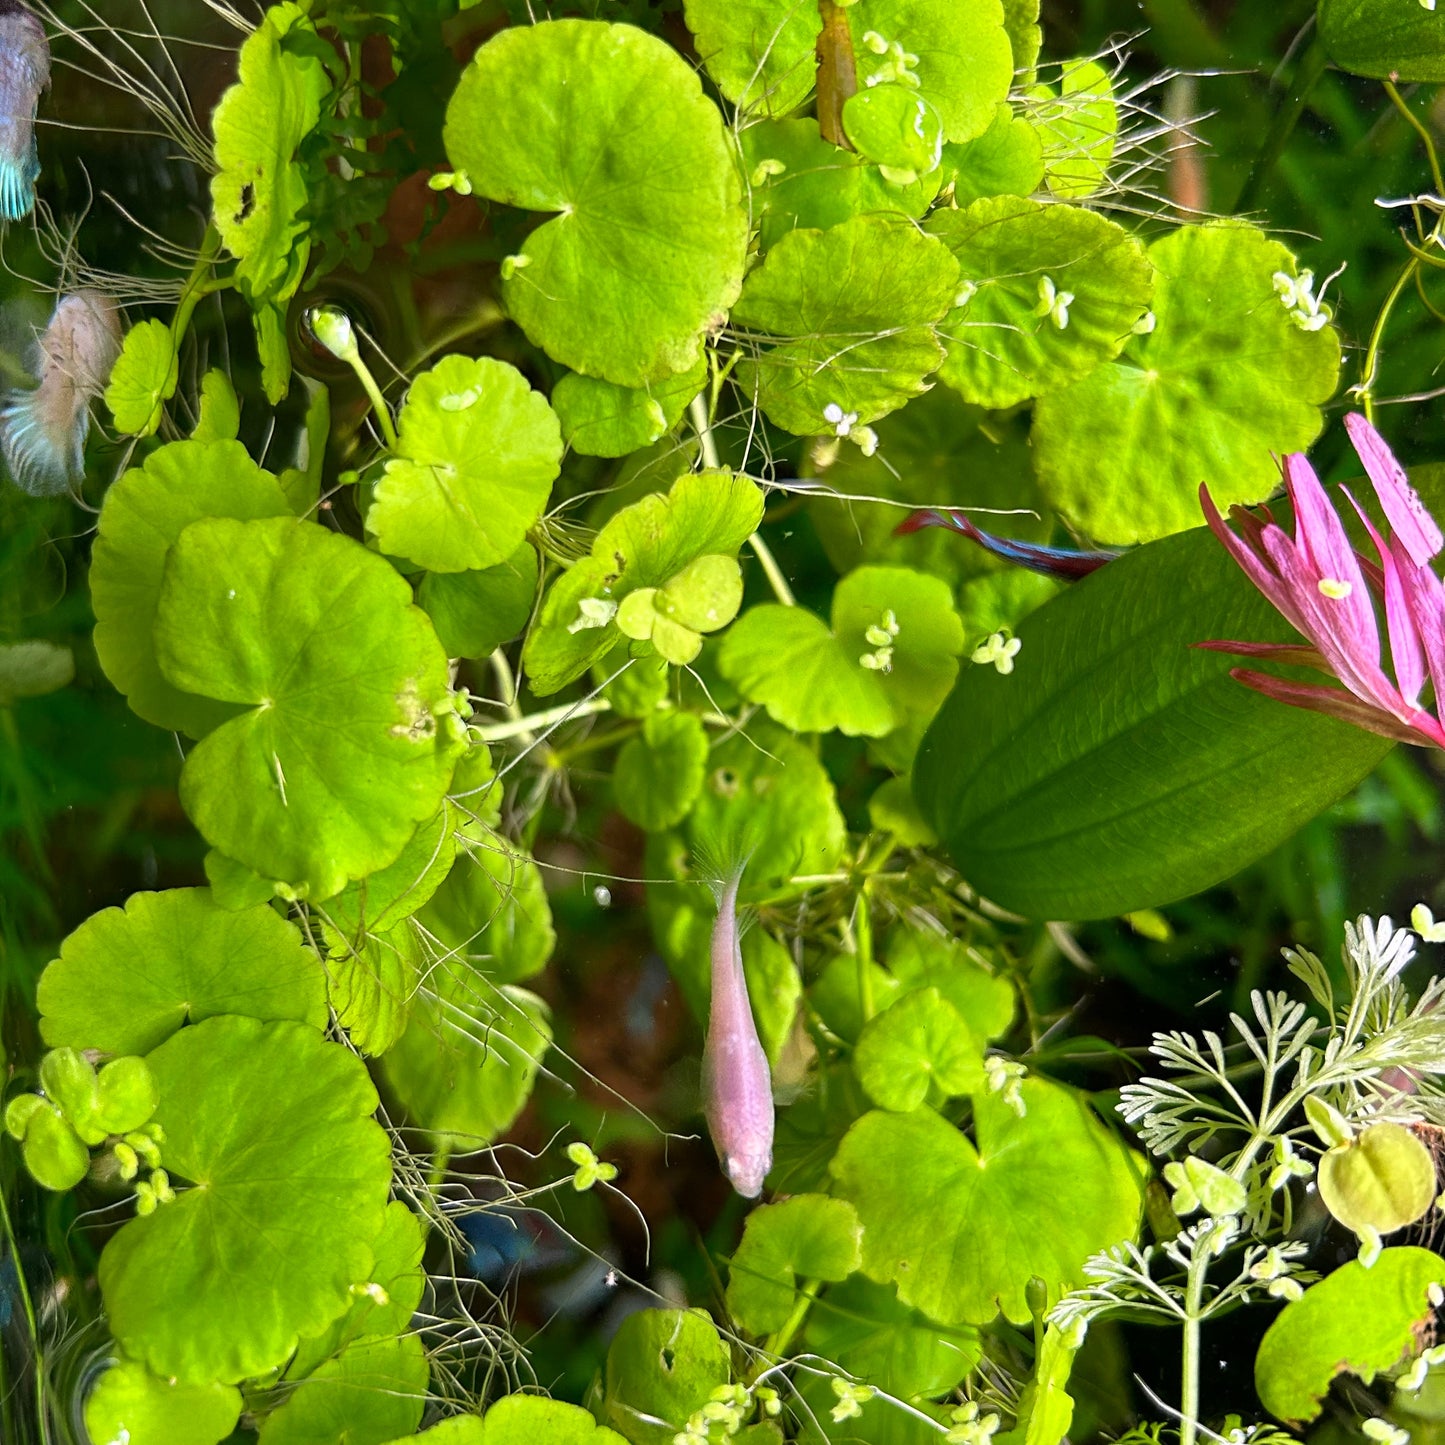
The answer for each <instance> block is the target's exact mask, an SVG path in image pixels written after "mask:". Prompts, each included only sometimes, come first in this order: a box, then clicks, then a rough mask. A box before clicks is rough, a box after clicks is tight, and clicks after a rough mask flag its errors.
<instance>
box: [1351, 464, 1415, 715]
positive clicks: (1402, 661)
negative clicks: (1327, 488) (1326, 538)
mask: <svg viewBox="0 0 1445 1445" xmlns="http://www.w3.org/2000/svg"><path fill="white" fill-rule="evenodd" d="M1341 490H1342V491H1343V492H1344V494H1345V495H1346V496H1347V497H1349V499H1350V505H1351V506H1352V507H1354V509H1355V511H1357V512H1358V513H1359V514H1360V521H1361V522H1363V523H1364V524H1365V530H1366V531H1367V532H1368V533H1369V534H1370V540H1371V541H1372V542H1373V543H1374V544H1375V550H1376V551H1377V552H1378V553H1379V554H1380V570H1381V573H1382V575H1383V580H1384V593H1385V625H1386V627H1387V628H1388V629H1389V633H1390V660H1391V662H1393V663H1394V666H1395V681H1396V682H1397V683H1398V684H1399V687H1400V693H1401V695H1402V696H1403V697H1404V699H1405V702H1406V704H1407V705H1408V706H1409V707H1415V706H1416V705H1417V704H1418V703H1419V701H1420V689H1421V688H1422V687H1424V686H1425V651H1424V648H1423V647H1422V645H1421V642H1420V633H1419V630H1418V628H1417V626H1416V623H1415V617H1414V611H1413V609H1412V608H1411V606H1410V601H1409V598H1408V597H1407V595H1406V592H1405V583H1404V580H1403V578H1402V577H1401V569H1400V567H1399V565H1398V564H1397V562H1396V558H1395V555H1394V553H1393V552H1392V551H1391V549H1390V548H1389V547H1387V546H1386V545H1385V539H1384V538H1383V537H1382V536H1380V534H1379V532H1378V531H1376V529H1375V524H1374V523H1373V522H1372V521H1371V520H1370V519H1369V517H1367V516H1366V515H1365V511H1364V508H1363V507H1361V506H1360V504H1359V503H1358V502H1357V501H1356V500H1355V498H1354V494H1353V493H1352V492H1351V491H1350V489H1349V488H1348V487H1342V488H1341ZM1395 540H1396V541H1398V540H1399V539H1398V538H1396V539H1395ZM1401 560H1402V561H1403V562H1404V564H1405V567H1406V568H1407V569H1408V570H1410V571H1414V570H1415V564H1414V563H1413V562H1411V560H1410V559H1409V557H1408V556H1405V557H1402V558H1401Z"/></svg>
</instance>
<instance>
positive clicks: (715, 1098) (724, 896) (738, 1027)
mask: <svg viewBox="0 0 1445 1445" xmlns="http://www.w3.org/2000/svg"><path fill="white" fill-rule="evenodd" d="M743 866H744V865H741V864H740V865H739V866H738V868H737V869H736V871H735V872H734V873H733V875H732V877H731V878H729V879H728V880H727V881H726V882H725V883H724V884H723V885H722V887H721V889H720V890H719V893H718V908H717V922H716V923H715V924H714V925H713V931H712V1004H711V1007H710V1009H709V1013H708V1023H707V1041H706V1043H705V1044H704V1045H703V1051H702V1076H703V1105H704V1112H705V1113H706V1115H707V1127H708V1132H709V1133H710V1134H711V1135H712V1142H713V1147H714V1148H715V1149H716V1150H717V1154H718V1158H719V1159H720V1160H721V1161H722V1166H723V1172H724V1173H725V1174H726V1175H727V1177H728V1179H729V1180H731V1182H732V1186H733V1188H734V1189H736V1190H737V1192H738V1193H739V1194H741V1195H743V1197H744V1198H747V1199H753V1198H756V1197H757V1196H758V1195H759V1194H761V1193H762V1190H763V1180H764V1179H765V1178H766V1177H767V1173H768V1170H769V1169H771V1168H772V1165H773V1076H772V1071H771V1070H770V1069H769V1067H768V1056H767V1054H766V1053H765V1052H764V1050H763V1045H762V1041H761V1040H760V1039H759V1038H758V1026H757V1023H756V1022H755V1021H754V1019H753V1006H752V1003H751V1001H750V1000H749V998H748V985H747V979H746V978H745V977H744V975H743V954H742V944H741V938H740V935H739V930H738V917H737V912H738V885H739V884H740V883H741V882H742V878H743Z"/></svg>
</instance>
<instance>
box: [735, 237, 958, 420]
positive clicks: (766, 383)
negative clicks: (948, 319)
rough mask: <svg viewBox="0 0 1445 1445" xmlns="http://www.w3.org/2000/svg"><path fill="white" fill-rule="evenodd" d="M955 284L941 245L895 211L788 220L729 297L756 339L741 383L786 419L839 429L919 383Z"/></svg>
mask: <svg viewBox="0 0 1445 1445" xmlns="http://www.w3.org/2000/svg"><path fill="white" fill-rule="evenodd" d="M957 294H958V263H957V262H956V261H955V260H954V259H953V257H952V255H951V254H950V253H949V251H948V248H947V247H946V246H944V245H943V244H942V242H940V241H938V240H936V239H935V238H934V237H932V236H928V235H925V234H924V233H923V232H921V231H920V230H919V229H918V228H917V227H916V226H915V225H913V224H912V223H911V222H910V221H908V220H906V219H904V218H902V217H900V216H893V215H888V214H882V215H869V216H858V217H855V218H854V219H852V220H848V221H844V222H842V223H841V224H840V225H836V226H833V227H832V228H831V229H830V230H827V231H793V232H791V233H790V234H789V235H786V236H784V237H783V238H782V239H781V240H780V241H779V242H778V243H777V244H776V245H775V246H774V247H773V248H772V250H771V251H769V252H768V254H767V257H766V259H765V260H764V262H763V264H762V265H761V266H760V267H759V268H758V269H757V270H756V271H754V272H753V273H752V274H751V275H750V276H749V277H748V281H747V285H746V286H745V287H744V288H743V294H742V297H741V298H740V299H739V301H738V304H737V305H736V306H735V307H734V308H733V321H734V322H735V323H736V324H737V325H739V326H741V327H745V328H747V329H748V330H749V331H750V332H752V333H754V337H753V339H754V341H755V343H756V344H757V346H758V347H759V348H761V349H760V350H759V352H758V359H757V360H756V361H750V362H747V363H746V364H745V365H744V366H743V367H742V369H741V372H740V376H741V379H742V384H743V386H744V388H745V389H746V390H747V391H749V392H751V393H752V394H753V395H754V396H755V398H756V400H757V403H758V405H759V406H760V407H762V409H763V410H764V411H765V412H766V413H767V414H768V416H769V417H770V418H771V419H772V420H773V421H774V422H776V423H777V424H778V425H779V426H780V427H782V428H784V430H786V431H790V432H792V433H794V434H795V435H797V436H813V435H818V434H821V433H829V434H837V435H839V436H842V435H846V434H847V431H848V429H849V428H850V427H851V426H854V425H859V424H867V423H868V422H871V421H874V420H876V419H877V418H878V417H880V416H884V415H886V414H887V413H888V412H890V411H895V410H897V408H898V407H900V406H902V405H903V404H904V402H906V401H907V400H908V398H909V397H911V396H916V395H918V393H919V392H921V391H922V390H923V384H924V378H925V377H927V376H928V375H929V373H930V372H932V371H934V370H936V369H937V367H938V365H939V363H940V362H941V361H942V360H943V353H942V348H941V346H940V344H939V341H938V339H937V337H936V336H935V334H934V329H933V328H934V323H935V322H937V321H940V320H942V318H943V316H944V315H945V314H946V313H947V311H948V309H949V307H950V306H952V305H953V302H954V298H955V297H956V296H957Z"/></svg>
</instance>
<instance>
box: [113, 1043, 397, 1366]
mask: <svg viewBox="0 0 1445 1445" xmlns="http://www.w3.org/2000/svg"><path fill="white" fill-rule="evenodd" d="M149 1063H150V1065H151V1068H152V1070H153V1072H154V1073H155V1076H156V1082H157V1085H158V1087H159V1090H160V1100H161V1102H160V1106H159V1108H158V1109H157V1111H156V1115H155V1122H156V1123H158V1124H159V1125H160V1126H161V1127H162V1128H163V1129H164V1131H165V1161H166V1169H167V1171H168V1173H169V1174H170V1175H171V1177H172V1178H173V1179H175V1180H176V1181H177V1186H178V1187H177V1190H176V1198H175V1199H174V1200H173V1201H172V1202H170V1203H165V1204H161V1205H160V1207H159V1208H157V1209H155V1210H154V1212H152V1213H150V1214H148V1215H147V1216H146V1217H144V1218H140V1219H135V1220H133V1221H131V1223H129V1224H127V1225H126V1226H125V1227H124V1228H123V1229H121V1231H120V1232H119V1233H118V1234H117V1235H115V1237H114V1238H113V1239H111V1241H110V1242H109V1244H107V1245H106V1248H105V1252H104V1253H103V1254H102V1256H101V1261H100V1287H101V1294H102V1296H103V1298H104V1301H105V1308H106V1314H107V1315H108V1317H109V1320H110V1325H111V1328H112V1330H113V1331H114V1333H115V1336H116V1338H117V1340H118V1341H119V1342H120V1343H121V1345H122V1346H123V1347H124V1348H125V1350H126V1351H127V1353H128V1354H130V1355H131V1356H132V1357H133V1358H136V1359H139V1360H143V1361H144V1362H145V1363H146V1364H147V1365H148V1366H149V1367H150V1368H151V1369H152V1370H154V1371H155V1372H156V1373H157V1374H159V1375H162V1376H164V1377H166V1378H171V1377H175V1378H176V1379H178V1380H180V1381H181V1382H183V1383H188V1384H201V1383H206V1382H210V1381H216V1380H219V1381H222V1382H231V1381H236V1380H240V1379H243V1378H245V1377H246V1376H248V1375H257V1374H260V1373H262V1372H263V1371H265V1370H269V1369H271V1368H272V1367H273V1366H276V1365H279V1364H281V1363H282V1362H283V1361H284V1360H285V1359H286V1357H287V1356H288V1355H289V1354H290V1353H291V1351H292V1350H293V1349H294V1348H295V1346H296V1342H297V1338H298V1336H300V1335H306V1334H314V1333H316V1332H317V1331H318V1330H321V1329H323V1328H325V1326H326V1325H327V1324H329V1323H330V1321H331V1320H333V1319H334V1318H336V1316H337V1315H339V1314H340V1313H341V1311H342V1310H343V1309H345V1307H346V1304H347V1301H348V1299H349V1298H350V1291H351V1286H352V1284H353V1283H355V1282H357V1281H360V1280H364V1279H365V1278H366V1277H367V1274H368V1272H369V1270H370V1269H371V1266H372V1251H371V1242H372V1241H373V1240H374V1239H376V1237H377V1236H378V1234H379V1233H380V1231H381V1228H382V1225H383V1222H384V1219H385V1209H386V1196H387V1189H388V1186H389V1184H390V1179H391V1164H390V1157H389V1154H388V1150H387V1140H386V1135H385V1133H384V1132H383V1131H382V1129H381V1126H380V1125H379V1124H377V1123H376V1121H375V1120H374V1119H373V1118H372V1117H371V1115H372V1113H373V1111H374V1110H375V1108H376V1102H377V1101H376V1091H375V1089H374V1088H373V1087H372V1085H371V1081H370V1080H369V1079H368V1078H367V1074H366V1069H365V1066H364V1065H363V1064H362V1063H361V1061H360V1060H359V1059H358V1058H357V1057H356V1056H355V1055H354V1054H352V1053H350V1052H349V1051H348V1050H347V1049H344V1048H342V1047H341V1046H339V1045H337V1044H331V1043H327V1042H326V1040H325V1039H323V1038H322V1036H321V1035H320V1034H319V1033H318V1032H317V1031H316V1030H315V1029H313V1028H310V1027H309V1026H307V1025H305V1024H297V1023H262V1022H260V1021H259V1020H257V1019H247V1018H240V1017H237V1016H235V1015H228V1016H224V1017H219V1018H212V1019H207V1020H206V1021H205V1022H203V1023H199V1024H197V1025H196V1026H195V1027H194V1028H188V1029H182V1030H181V1031H180V1032H179V1033H177V1034H175V1035H173V1036H172V1037H171V1038H170V1039H168V1040H167V1041H166V1042H165V1043H164V1044H162V1045H161V1047H160V1048H159V1049H157V1050H156V1051H155V1052H154V1053H152V1054H151V1055H150V1057H149ZM183 1182H184V1183H185V1184H189V1185H190V1186H194V1187H189V1188H187V1187H180V1186H181V1185H182V1183H183Z"/></svg>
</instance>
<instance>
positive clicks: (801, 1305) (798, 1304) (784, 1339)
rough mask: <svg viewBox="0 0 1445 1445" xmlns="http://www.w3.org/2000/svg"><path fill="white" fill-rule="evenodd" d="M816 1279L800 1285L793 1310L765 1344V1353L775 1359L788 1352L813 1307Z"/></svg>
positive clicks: (816, 1291) (816, 1292) (816, 1287)
mask: <svg viewBox="0 0 1445 1445" xmlns="http://www.w3.org/2000/svg"><path fill="white" fill-rule="evenodd" d="M818 1284H819V1282H818V1281H817V1280H816V1279H808V1280H804V1281H803V1282H802V1283H801V1284H800V1285H799V1286H798V1297H797V1299H795V1300H794V1301H793V1309H792V1312H791V1313H790V1314H789V1315H788V1318H787V1319H786V1320H784V1321H783V1325H782V1328H781V1329H777V1330H774V1331H773V1333H772V1334H770V1335H769V1336H768V1338H767V1340H766V1341H765V1343H764V1344H763V1354H764V1355H770V1356H772V1357H773V1358H774V1359H776V1358H777V1357H778V1356H780V1355H783V1354H786V1353H787V1351H788V1349H789V1347H790V1346H791V1345H792V1343H793V1341H794V1340H795V1339H796V1338H797V1336H798V1331H799V1330H800V1329H802V1328H803V1321H804V1320H806V1319H807V1318H808V1311H809V1310H810V1309H812V1308H813V1301H814V1299H815V1298H816V1297H817V1294H818Z"/></svg>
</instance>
